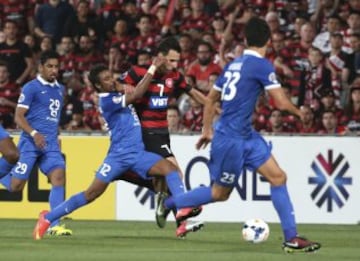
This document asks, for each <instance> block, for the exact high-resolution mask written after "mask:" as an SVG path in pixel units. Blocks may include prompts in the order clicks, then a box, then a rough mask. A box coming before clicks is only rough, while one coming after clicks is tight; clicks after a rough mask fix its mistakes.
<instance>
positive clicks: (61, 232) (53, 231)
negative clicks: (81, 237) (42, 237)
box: [47, 225, 72, 236]
mask: <svg viewBox="0 0 360 261" xmlns="http://www.w3.org/2000/svg"><path fill="white" fill-rule="evenodd" d="M47 234H48V235H51V236H71V235H72V230H71V229H68V228H66V227H65V225H57V226H53V227H50V228H49V229H48V230H47Z"/></svg>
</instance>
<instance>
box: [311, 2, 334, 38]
mask: <svg viewBox="0 0 360 261" xmlns="http://www.w3.org/2000/svg"><path fill="white" fill-rule="evenodd" d="M339 3H340V0H318V1H317V5H316V9H315V13H314V14H313V15H312V16H311V22H312V23H313V24H314V25H315V28H316V31H317V32H323V31H325V30H326V26H325V25H326V22H327V18H328V17H330V16H331V15H333V14H335V13H336V11H337V9H338V7H339Z"/></svg>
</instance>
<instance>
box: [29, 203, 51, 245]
mask: <svg viewBox="0 0 360 261" xmlns="http://www.w3.org/2000/svg"><path fill="white" fill-rule="evenodd" d="M47 213H49V211H47V210H43V211H41V212H40V215H39V219H38V221H37V223H36V225H35V228H34V231H33V238H34V239H35V240H40V239H42V238H43V236H44V234H45V233H46V230H47V229H48V228H49V226H50V221H49V220H47V219H46V218H45V215H46V214H47Z"/></svg>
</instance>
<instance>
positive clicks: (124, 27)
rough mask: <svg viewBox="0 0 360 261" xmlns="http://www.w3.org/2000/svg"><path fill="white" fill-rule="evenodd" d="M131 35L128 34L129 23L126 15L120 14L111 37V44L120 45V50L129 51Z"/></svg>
mask: <svg viewBox="0 0 360 261" xmlns="http://www.w3.org/2000/svg"><path fill="white" fill-rule="evenodd" d="M129 42H130V36H129V34H128V23H127V21H126V17H122V16H120V17H119V18H118V19H117V20H116V22H115V25H114V34H113V35H112V38H111V45H115V44H116V45H118V46H119V48H120V50H122V51H123V52H127V51H128V49H129Z"/></svg>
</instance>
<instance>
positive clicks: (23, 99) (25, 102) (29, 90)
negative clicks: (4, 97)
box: [17, 84, 37, 109]
mask: <svg viewBox="0 0 360 261" xmlns="http://www.w3.org/2000/svg"><path fill="white" fill-rule="evenodd" d="M36 89H37V88H36V87H35V86H31V85H30V84H25V86H24V87H23V88H22V91H21V93H20V96H19V99H18V104H17V106H18V107H21V108H25V109H29V108H30V106H31V103H32V101H33V100H34V97H35V92H36Z"/></svg>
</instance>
